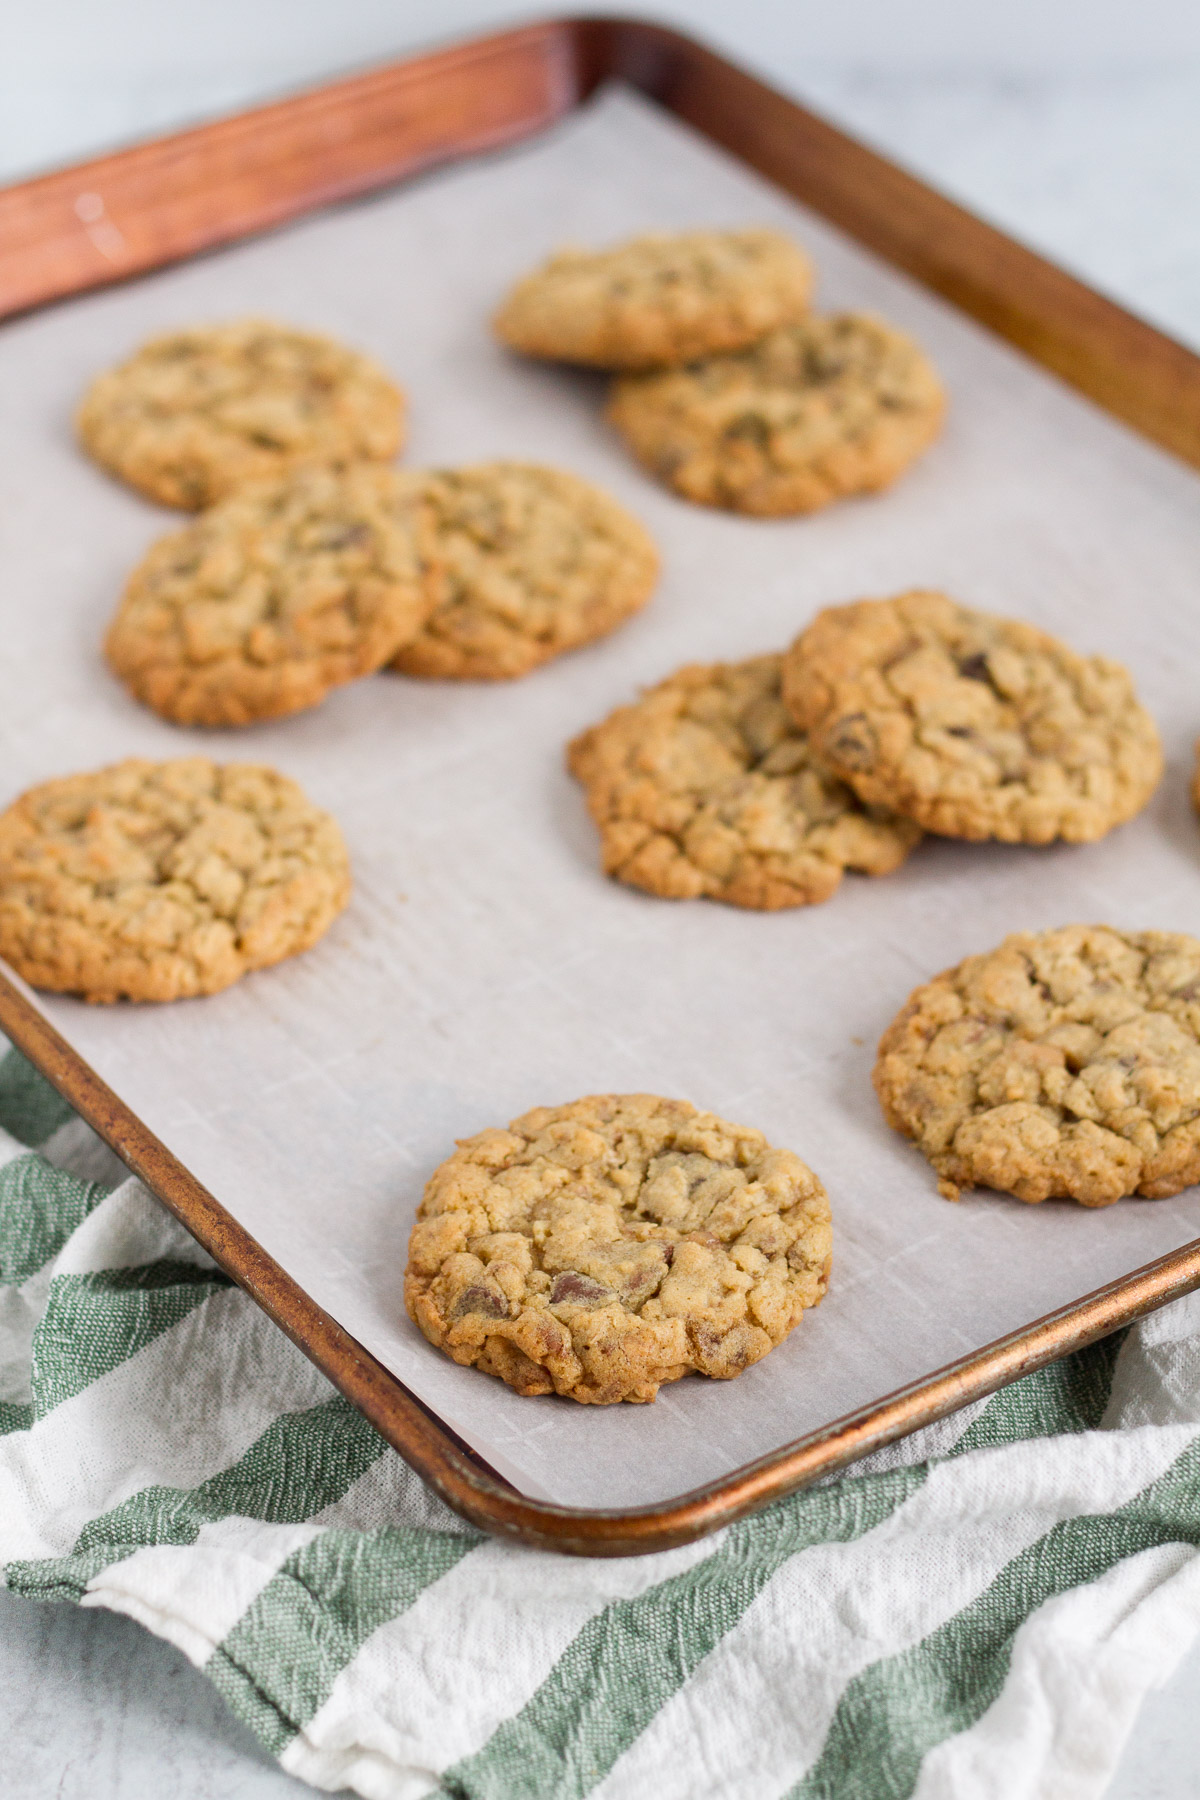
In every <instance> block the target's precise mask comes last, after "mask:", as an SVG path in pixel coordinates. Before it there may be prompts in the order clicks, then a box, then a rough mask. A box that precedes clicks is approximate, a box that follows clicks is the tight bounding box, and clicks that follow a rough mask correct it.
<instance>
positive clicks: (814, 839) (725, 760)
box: [567, 656, 921, 911]
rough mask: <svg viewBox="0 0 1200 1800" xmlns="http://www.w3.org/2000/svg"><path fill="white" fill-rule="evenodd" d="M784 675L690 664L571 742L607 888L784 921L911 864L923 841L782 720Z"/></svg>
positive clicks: (775, 660) (774, 667)
mask: <svg viewBox="0 0 1200 1800" xmlns="http://www.w3.org/2000/svg"><path fill="white" fill-rule="evenodd" d="M782 661H783V658H782V657H780V656H756V657H752V658H751V659H750V660H749V661H748V662H740V663H710V664H707V665H704V664H692V665H690V666H689V667H688V668H684V669H680V670H678V671H677V673H676V674H674V675H671V676H669V677H668V679H667V680H666V681H661V682H659V684H658V686H657V687H653V688H650V689H649V690H648V691H647V692H646V693H645V694H643V696H642V698H641V699H640V700H638V701H637V702H636V703H635V704H634V705H633V706H622V707H619V708H618V709H617V711H616V712H614V713H612V714H610V716H609V717H608V718H607V719H605V720H604V722H603V723H602V724H600V725H594V726H593V727H592V729H591V730H590V731H585V732H583V733H582V734H581V735H580V736H579V737H577V738H576V739H575V740H574V742H573V743H572V744H571V745H570V747H569V749H568V752H567V759H568V765H569V767H570V770H571V773H572V774H573V775H574V776H576V778H577V779H578V780H579V781H581V782H582V783H583V786H584V787H585V789H586V790H587V800H588V809H589V811H590V812H591V815H592V817H593V819H594V820H595V821H596V824H597V825H598V826H599V828H600V833H601V839H602V855H603V861H604V869H605V873H606V874H608V875H615V876H616V878H617V880H618V881H625V882H628V883H629V885H630V886H631V887H637V888H644V889H645V890H646V892H647V893H650V894H661V895H663V896H664V897H666V898H667V899H671V900H690V899H694V898H695V897H696V896H698V895H701V894H703V895H706V896H707V897H708V898H709V899H712V900H725V901H727V902H729V904H731V905H733V906H753V907H760V908H763V909H765V910H770V911H773V910H774V909H776V908H777V907H782V906H809V905H812V904H813V903H814V902H815V901H818V900H828V898H829V896H830V895H831V894H832V893H833V892H834V890H835V888H837V887H838V885H839V883H840V882H841V879H842V876H843V874H844V872H845V871H846V870H847V869H861V870H862V871H863V872H864V873H866V874H868V875H886V874H888V873H889V872H890V871H891V870H892V869H895V868H898V867H899V865H900V864H901V863H902V862H903V861H904V858H905V857H906V856H907V855H908V852H909V851H910V850H911V849H912V847H913V845H914V844H915V843H916V842H917V840H918V838H919V837H920V835H921V833H920V830H919V828H918V827H917V826H916V825H914V824H912V823H911V821H909V820H908V819H901V818H898V817H897V816H896V815H895V814H889V813H884V812H882V811H874V812H872V811H871V810H869V809H868V808H867V807H865V806H864V805H863V804H862V802H861V801H860V800H858V798H857V797H856V795H855V794H854V793H853V792H852V791H851V790H850V789H849V788H848V787H847V786H846V785H845V783H844V782H841V781H839V780H838V779H837V777H836V776H835V775H832V774H831V773H830V771H829V770H828V769H827V768H825V767H824V766H823V764H822V763H820V762H819V761H818V760H817V758H816V757H815V756H814V755H813V753H812V751H811V749H810V748H809V744H808V740H807V738H806V737H805V735H804V733H803V732H802V731H800V730H798V729H797V727H796V725H795V724H794V723H793V721H792V720H791V718H790V717H789V716H788V713H787V710H786V708H785V707H784V704H783V700H782V697H781V695H780V691H779V676H780V667H781V664H782Z"/></svg>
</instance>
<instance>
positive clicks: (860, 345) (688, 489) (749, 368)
mask: <svg viewBox="0 0 1200 1800" xmlns="http://www.w3.org/2000/svg"><path fill="white" fill-rule="evenodd" d="M944 409H945V401H944V397H943V394H942V389H941V385H940V383H939V381H938V378H937V376H936V374H935V373H934V371H933V369H932V368H931V366H930V364H929V363H928V362H927V361H926V359H925V357H924V355H923V354H922V352H921V351H920V350H919V349H918V348H917V346H916V345H915V344H914V343H913V342H912V340H911V339H910V338H907V337H904V336H902V335H901V333H900V332H898V331H893V330H892V329H891V328H890V326H887V325H884V324H883V323H882V322H881V321H880V320H878V319H873V318H868V317H866V316H865V315H863V314H859V313H837V314H834V315H832V316H831V317H828V318H816V317H814V318H809V319H804V320H801V321H800V322H799V323H798V324H794V325H784V326H781V327H780V328H779V329H778V330H777V331H773V332H771V333H770V334H769V336H767V337H764V338H762V339H760V341H759V342H758V343H756V344H752V345H751V346H750V348H749V349H747V350H741V351H737V352H735V353H733V354H730V355H725V356H712V357H709V358H708V359H707V360H706V361H703V362H695V363H691V364H689V365H688V366H687V367H685V368H681V369H667V370H663V371H661V372H657V373H653V374H649V375H626V376H622V377H621V379H620V380H618V381H617V382H616V383H615V384H614V387H613V392H612V399H611V401H610V403H609V409H608V416H609V418H610V419H611V420H612V422H613V423H614V424H615V425H616V427H617V430H618V431H619V432H621V434H622V436H623V437H624V438H625V439H626V441H627V443H628V444H629V447H630V449H631V450H632V451H633V453H634V455H635V456H636V457H637V459H638V461H639V462H641V463H642V464H643V465H644V466H645V467H646V468H647V469H649V471H650V473H651V474H652V475H657V476H658V477H659V478H660V479H661V480H662V481H664V482H666V484H667V486H668V487H672V488H674V489H675V491H676V493H678V494H682V495H683V497H684V499H685V500H695V501H698V502H699V503H700V504H701V505H702V506H724V507H729V508H731V509H732V510H733V511H734V512H743V513H756V514H759V515H760V516H763V517H769V516H774V515H779V514H784V513H810V512H816V511H817V510H818V508H820V507H822V506H826V505H828V503H829V502H830V501H831V500H837V499H840V498H842V497H844V496H845V495H848V494H863V493H874V492H875V491H876V490H877V489H879V488H885V487H888V486H890V484H891V483H892V482H893V481H895V479H896V478H897V476H898V475H900V474H902V473H903V471H904V470H905V469H906V468H907V467H908V465H909V463H911V462H912V461H913V459H914V458H915V457H916V456H918V455H919V454H920V452H921V451H922V450H924V449H925V448H926V446H927V445H928V444H930V443H932V441H933V439H934V438H935V437H936V436H937V434H938V431H939V429H940V427H941V422H942V414H943V411H944Z"/></svg>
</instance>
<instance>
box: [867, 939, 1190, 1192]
mask: <svg viewBox="0 0 1200 1800" xmlns="http://www.w3.org/2000/svg"><path fill="white" fill-rule="evenodd" d="M1198 996H1200V940H1198V939H1196V938H1193V937H1187V936H1185V935H1184V934H1183V933H1182V932H1176V931H1132V932H1127V931H1115V930H1112V929H1110V928H1109V927H1108V926H1104V925H1068V926H1064V927H1063V928H1062V929H1061V930H1058V931H1043V932H1030V931H1021V932H1015V933H1014V934H1013V935H1012V936H1011V937H1008V938H1005V940H1004V942H1003V943H1002V944H1001V945H1000V947H999V949H997V950H993V951H990V952H988V953H986V954H985V955H982V956H969V957H967V959H966V961H965V962H961V963H959V964H958V966H957V968H953V969H948V970H947V971H946V972H945V973H944V974H942V975H939V976H937V977H936V978H935V979H934V980H933V981H930V982H927V983H926V984H925V985H924V986H923V987H919V988H917V990H916V991H915V993H914V994H913V995H912V996H911V998H910V999H909V1001H908V1004H907V1006H905V1008H904V1010H903V1012H901V1013H900V1014H899V1015H898V1017H897V1018H896V1019H895V1020H894V1021H893V1023H892V1024H891V1025H890V1026H889V1027H888V1029H887V1031H886V1032H885V1033H884V1035H883V1038H882V1040H881V1042H880V1045H879V1057H878V1061H877V1062H876V1065H875V1073H874V1082H875V1091H876V1093H877V1094H878V1095H879V1100H880V1104H881V1105H882V1107H883V1111H884V1115H885V1117H886V1119H887V1121H888V1124H889V1125H892V1126H894V1127H895V1129H896V1130H897V1131H901V1132H903V1133H904V1135H905V1136H906V1137H909V1138H911V1139H912V1140H913V1142H914V1143H915V1144H916V1145H917V1146H918V1148H919V1149H921V1150H922V1151H924V1153H925V1155H926V1156H927V1157H928V1159H929V1161H930V1162H931V1163H932V1164H933V1167H934V1169H935V1170H936V1171H937V1174H938V1176H939V1177H940V1179H939V1182H938V1188H939V1191H940V1192H941V1193H943V1194H944V1195H946V1196H947V1198H950V1199H957V1198H958V1193H959V1190H960V1189H961V1188H964V1187H971V1186H978V1187H990V1188H998V1189H1000V1190H1001V1191H1002V1192H1004V1193H1008V1194H1014V1195H1015V1196H1016V1198H1017V1199H1018V1200H1029V1201H1040V1200H1049V1199H1053V1198H1056V1197H1061V1198H1069V1199H1072V1200H1078V1201H1080V1202H1081V1204H1082V1205H1084V1206H1108V1205H1109V1204H1110V1203H1111V1202H1112V1201H1114V1200H1119V1199H1121V1198H1122V1196H1124V1195H1128V1194H1140V1195H1144V1196H1146V1197H1148V1198H1150V1199H1162V1198H1164V1197H1165V1196H1167V1195H1169V1194H1177V1193H1179V1191H1180V1189H1182V1188H1185V1187H1189V1186H1190V1185H1191V1184H1192V1183H1193V1182H1195V1181H1198V1180H1200V998H1198Z"/></svg>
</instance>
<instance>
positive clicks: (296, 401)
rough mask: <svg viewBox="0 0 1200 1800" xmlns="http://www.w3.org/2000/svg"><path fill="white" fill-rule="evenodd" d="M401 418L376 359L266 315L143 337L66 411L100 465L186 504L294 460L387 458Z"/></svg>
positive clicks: (397, 397) (156, 496) (193, 507)
mask: <svg viewBox="0 0 1200 1800" xmlns="http://www.w3.org/2000/svg"><path fill="white" fill-rule="evenodd" d="M403 425H404V396H403V395H402V393H401V392H400V389H399V388H398V387H397V386H396V385H395V383H394V382H393V381H391V380H390V379H389V378H388V376H387V375H385V374H384V372H383V370H382V369H381V368H379V367H378V365H377V364H376V363H373V362H371V361H370V359H369V358H368V357H365V356H360V355H358V354H357V352H355V351H353V350H347V349H345V348H344V347H343V346H342V345H341V344H338V343H335V342H334V341H333V340H332V339H331V338H326V337H318V336H316V335H315V334H314V333H312V332H307V331H295V330H293V329H292V328H291V327H290V326H287V325H276V324H272V323H271V322H270V321H269V320H266V319H238V320H235V321H233V322H232V323H230V324H227V325H202V326H196V327H194V328H193V329H192V330H189V331H173V332H170V333H169V334H168V335H167V336H165V337H159V338H152V339H151V341H150V342H149V343H148V344H143V346H142V348H141V349H140V350H139V351H137V353H136V354H135V355H134V356H131V357H130V359H129V361H128V362H124V363H122V364H121V365H120V366H119V367H118V368H116V369H110V370H108V371H107V372H106V373H105V374H103V375H101V376H99V377H98V378H97V379H96V380H95V381H94V382H93V383H92V385H91V387H90V388H89V389H88V391H87V393H86V394H85V395H84V398H83V403H82V405H81V406H80V408H79V412H78V415H77V418H76V426H77V429H78V432H79V438H80V441H81V443H82V444H83V446H84V448H85V449H86V450H87V451H89V452H90V454H91V455H92V456H94V457H95V459H96V461H97V462H98V463H100V464H101V465H102V466H103V467H104V468H106V469H107V470H108V471H109V472H110V473H111V474H113V475H119V476H120V477H121V478H122V480H124V481H128V482H129V483H130V484H131V485H132V486H133V487H135V488H139V489H140V490H141V492H142V493H144V494H148V495H149V496H150V498H151V499H152V500H159V501H161V502H162V504H163V505H164V506H180V507H183V508H184V510H185V511H187V512H195V511H197V510H198V509H199V508H201V507H204V506H211V505H212V503H213V501H214V500H219V499H221V498H222V497H223V496H224V495H225V494H229V493H232V492H233V490H234V489H235V488H238V487H241V486H243V484H244V483H246V482H248V481H256V480H262V479H270V478H271V477H273V476H277V475H280V474H282V473H283V472H284V471H285V470H287V469H290V468H294V467H296V466H297V465H298V464H300V463H307V462H316V463H331V464H342V463H347V462H354V461H358V460H360V459H363V458H366V459H374V460H385V459H386V458H388V457H391V456H394V455H395V454H396V451H397V450H398V449H399V448H400V443H401V440H402V436H403Z"/></svg>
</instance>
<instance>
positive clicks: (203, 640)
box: [105, 463, 434, 725]
mask: <svg viewBox="0 0 1200 1800" xmlns="http://www.w3.org/2000/svg"><path fill="white" fill-rule="evenodd" d="M427 549H428V533H427V526H426V523H425V508H424V505H423V503H422V502H421V500H420V496H419V494H418V493H417V492H416V491H415V490H414V488H413V486H412V484H411V483H410V482H408V481H406V480H405V478H404V477H402V476H400V475H397V474H396V472H395V471H394V470H393V469H386V468H383V467H381V466H380V465H379V464H378V463H358V464H355V465H354V466H353V467H351V468H349V469H341V470H338V469H322V468H315V469H301V470H297V471H295V472H294V473H293V474H292V475H290V476H288V477H285V478H284V479H283V480H282V481H276V482H272V483H268V484H265V485H264V484H255V485H253V486H251V487H247V488H243V489H241V490H240V491H239V492H238V493H236V494H232V495H231V496H230V497H229V499H227V500H223V501H222V502H221V503H220V504H219V505H218V506H214V507H211V508H210V509H209V511H208V512H206V513H202V514H201V516H200V518H198V519H197V520H196V521H195V522H194V523H193V524H191V525H188V526H187V527H186V528H185V529H184V530H183V531H177V532H172V534H171V535H170V536H169V537H165V538H162V539H160V541H159V542H158V543H157V544H155V545H154V547H153V548H152V549H151V551H150V552H149V554H148V555H147V556H146V557H145V558H144V559H143V560H142V562H141V563H139V565H138V567H137V568H136V569H135V570H134V572H133V574H132V576H131V577H130V579H129V583H128V585H127V587H126V589H125V593H124V595H123V597H122V600H121V604H120V606H119V608H118V610H117V614H116V617H115V618H114V620H113V622H112V624H111V625H110V627H109V630H108V636H107V638H106V640H105V654H106V656H107V658H108V661H109V664H110V665H111V667H112V669H113V671H114V673H115V674H117V675H118V676H119V677H120V679H121V680H122V681H123V682H124V683H125V685H126V687H127V688H128V689H129V690H130V692H131V693H132V694H133V695H134V696H135V697H136V698H137V699H138V700H140V701H142V703H143V704H144V705H145V706H149V707H151V708H152V709H153V710H154V711H155V712H156V713H158V714H160V715H161V717H162V718H164V719H169V720H171V721H172V723H174V724H176V725H246V724H249V723H251V722H252V721H253V720H256V719H278V718H283V717H284V716H285V715H287V714H288V713H294V712H299V711H301V710H302V709H303V708H304V707H308V706H316V705H317V704H318V703H319V702H320V701H321V700H323V699H324V698H325V695H326V694H327V693H328V692H329V690H330V689H331V688H335V687H339V686H340V685H341V684H342V683H343V682H347V681H353V680H355V679H356V678H357V677H358V676H360V675H370V674H372V673H373V672H374V671H375V670H376V669H381V668H382V667H383V665H384V663H386V662H387V661H388V659H389V658H390V657H391V656H393V655H394V654H395V652H396V649H397V648H398V646H399V645H400V644H402V643H405V642H407V641H409V640H410V639H412V638H413V637H415V636H416V634H417V633H418V632H419V631H420V629H421V627H422V626H423V625H424V623H425V621H426V619H427V618H428V617H429V614H430V611H431V610H432V607H433V602H434V595H433V591H432V589H431V587H430V585H429V580H428V575H427V571H426V569H425V566H424V562H423V552H424V551H426V550H427Z"/></svg>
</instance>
